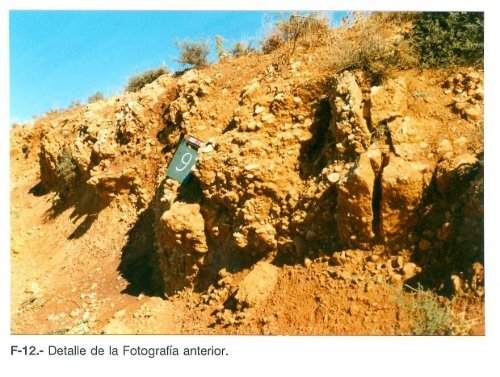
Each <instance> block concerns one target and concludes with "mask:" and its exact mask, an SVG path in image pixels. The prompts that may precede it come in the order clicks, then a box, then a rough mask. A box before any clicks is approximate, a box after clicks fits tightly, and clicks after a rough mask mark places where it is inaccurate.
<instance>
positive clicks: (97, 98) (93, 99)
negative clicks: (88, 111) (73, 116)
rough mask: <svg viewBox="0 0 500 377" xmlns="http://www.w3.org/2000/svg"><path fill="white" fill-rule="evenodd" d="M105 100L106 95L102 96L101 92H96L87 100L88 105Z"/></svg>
mask: <svg viewBox="0 0 500 377" xmlns="http://www.w3.org/2000/svg"><path fill="white" fill-rule="evenodd" d="M103 99H104V94H102V93H101V92H99V91H98V92H95V93H94V94H92V95H91V96H90V97H89V98H88V100H87V103H94V102H97V101H102V100H103Z"/></svg>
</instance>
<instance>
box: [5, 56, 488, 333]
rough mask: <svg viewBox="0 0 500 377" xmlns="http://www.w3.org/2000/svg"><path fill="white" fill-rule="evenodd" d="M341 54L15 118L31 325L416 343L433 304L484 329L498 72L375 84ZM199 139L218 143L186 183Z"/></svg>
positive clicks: (191, 76) (210, 75)
mask: <svg viewBox="0 0 500 377" xmlns="http://www.w3.org/2000/svg"><path fill="white" fill-rule="evenodd" d="M324 59H325V52H324V51H322V50H321V48H318V49H311V50H307V51H298V52H297V53H296V54H295V56H294V57H293V58H292V60H291V61H290V64H285V63H284V62H283V61H282V59H281V58H280V55H279V54H278V53H274V54H268V55H257V54H256V55H249V56H245V57H242V58H238V59H234V60H232V61H228V62H223V63H220V64H218V65H213V66H210V67H207V68H204V69H201V70H195V69H193V70H190V71H187V72H185V73H183V74H181V75H179V76H178V77H176V76H174V75H164V76H162V77H160V78H159V79H158V80H157V81H155V82H154V83H152V84H150V85H147V86H146V87H145V88H143V89H142V90H140V91H139V92H137V93H129V94H124V95H120V96H116V97H113V98H110V99H106V100H103V101H99V102H96V103H94V104H90V105H87V106H82V107H77V108H72V109H68V110H65V111H62V112H59V113H55V114H50V115H47V116H45V117H42V118H39V119H37V120H36V121H35V122H34V123H33V124H28V125H24V126H23V127H19V128H15V129H13V130H12V132H11V219H12V224H11V227H12V228H11V229H12V231H11V232H12V233H11V234H12V248H11V256H12V277H11V281H12V307H11V310H12V332H13V333H16V334H25V333H42V334H46V333H58V334H59V333H61V334H62V333H65V334H66V333H68V334H71V333H77V334H86V333H91V334H100V333H175V334H188V333H194V334H205V333H207V334H233V333H242V334H365V335H371V334H408V333H415V332H416V330H415V329H416V321H418V320H419V315H421V311H420V312H419V313H420V314H418V313H417V314H415V313H416V312H415V310H417V309H418V310H420V309H419V308H421V303H422V298H424V299H425V298H429V299H430V298H431V297H432V300H433V301H432V302H433V303H434V304H435V305H436V306H435V308H434V307H433V308H434V309H435V310H438V311H439V310H441V311H443V312H446V313H447V315H453V316H454V320H453V326H449V325H447V327H446V326H445V327H446V328H443V329H441V330H442V332H445V333H454V334H470V333H472V334H483V333H484V313H483V312H484V302H483V300H484V284H483V199H482V196H483V175H482V174H483V173H482V172H483V134H482V130H483V115H482V114H483V78H482V72H481V71H478V70H475V69H471V68H463V69H460V70H459V71H458V72H453V73H449V72H448V73H447V72H442V71H434V70H430V69H425V70H418V71H417V70H394V71H392V72H390V75H389V76H390V77H389V79H388V80H386V81H385V82H383V83H382V84H380V85H378V86H374V85H373V84H372V83H371V81H370V80H369V79H368V78H367V77H365V76H364V75H363V73H362V72H358V71H349V70H346V71H343V72H339V73H335V72H332V71H331V69H330V68H329V66H328V64H323V63H324ZM185 134H189V135H192V136H194V137H196V138H198V139H200V140H203V141H204V142H205V145H204V146H203V147H202V148H201V149H200V151H199V158H198V161H197V166H196V169H195V171H194V172H193V175H192V178H191V179H190V181H189V182H188V183H187V184H186V185H183V186H181V185H179V184H178V183H177V182H176V181H173V180H171V179H167V178H166V177H165V170H166V167H167V165H168V163H169V162H170V160H171V159H172V156H173V153H174V152H175V149H176V147H177V145H178V143H179V142H180V140H181V138H182V137H183V136H184V135H185ZM419 285H421V286H422V287H423V288H421V289H418V288H417V287H418V286H419ZM414 290H417V291H419V293H415V292H414ZM430 292H436V293H437V294H438V295H435V293H430ZM419 300H420V301H419ZM419 305H420V306H419ZM418 310H417V311H418ZM443 326H444V324H443Z"/></svg>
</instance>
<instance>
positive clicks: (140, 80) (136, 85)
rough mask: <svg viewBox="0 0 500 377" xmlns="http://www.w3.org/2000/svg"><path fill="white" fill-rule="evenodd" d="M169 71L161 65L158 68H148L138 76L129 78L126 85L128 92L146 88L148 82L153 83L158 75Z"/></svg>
mask: <svg viewBox="0 0 500 377" xmlns="http://www.w3.org/2000/svg"><path fill="white" fill-rule="evenodd" d="M166 73H167V70H166V69H165V67H160V68H156V69H148V70H147V71H144V72H142V73H139V74H138V75H136V76H133V77H131V78H130V79H129V80H128V84H127V86H126V87H125V91H127V92H132V93H133V92H137V91H138V90H140V89H142V88H144V87H145V86H146V85H147V84H151V83H152V82H153V81H155V80H156V79H157V78H158V77H160V76H162V75H164V74H166Z"/></svg>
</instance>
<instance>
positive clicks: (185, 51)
mask: <svg viewBox="0 0 500 377" xmlns="http://www.w3.org/2000/svg"><path fill="white" fill-rule="evenodd" d="M221 42H222V41H221ZM176 46H177V48H178V49H179V51H180V57H179V59H177V62H178V63H180V64H182V65H185V66H188V67H191V68H192V67H204V66H206V65H208V60H207V56H208V54H209V53H210V49H209V47H208V41H202V40H198V41H189V40H186V41H182V42H179V41H178V42H176Z"/></svg>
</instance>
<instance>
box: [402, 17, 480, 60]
mask: <svg viewBox="0 0 500 377" xmlns="http://www.w3.org/2000/svg"><path fill="white" fill-rule="evenodd" d="M411 41H412V44H413V46H414V47H415V50H416V51H417V53H418V55H419V58H420V61H421V63H422V64H424V65H426V66H431V67H448V66H453V65H463V64H472V65H473V64H482V63H483V53H484V14H483V13H477V12H436V13H430V12H425V13H422V14H421V15H420V17H418V18H417V19H416V20H415V22H414V25H413V32H412V35H411Z"/></svg>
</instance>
